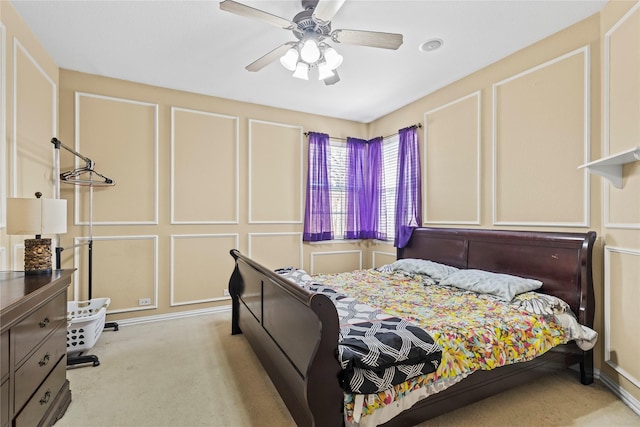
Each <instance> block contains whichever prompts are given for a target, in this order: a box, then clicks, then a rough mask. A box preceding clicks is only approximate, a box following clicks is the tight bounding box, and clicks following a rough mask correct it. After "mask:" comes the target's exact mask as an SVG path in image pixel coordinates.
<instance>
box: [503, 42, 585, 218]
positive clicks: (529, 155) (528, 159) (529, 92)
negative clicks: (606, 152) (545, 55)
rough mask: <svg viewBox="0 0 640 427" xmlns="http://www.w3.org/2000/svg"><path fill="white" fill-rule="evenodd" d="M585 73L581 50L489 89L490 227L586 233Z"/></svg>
mask: <svg viewBox="0 0 640 427" xmlns="http://www.w3.org/2000/svg"><path fill="white" fill-rule="evenodd" d="M589 69H590V53H589V46H584V47H582V48H580V49H576V50H574V51H572V52H569V53H567V54H565V55H562V56H560V57H558V58H555V59H553V60H550V61H548V62H545V63H543V64H540V65H538V66H536V67H533V68H531V69H528V70H526V71H523V72H521V73H519V74H516V75H514V76H512V77H509V78H507V79H505V80H502V81H500V82H497V83H495V84H494V85H493V225H501V226H502V225H508V226H511V225H515V226H551V227H588V226H589V222H590V216H589V212H590V209H589V206H590V200H589V195H590V185H589V175H588V173H587V172H586V171H579V170H578V169H577V168H578V166H579V165H581V164H584V163H585V162H587V161H588V159H589V147H590V127H591V125H590V84H591V83H590V72H589ZM560 129H561V130H562V131H561V132H560V131H559V130H560ZM505 159H508V161H507V160H505ZM568 165H569V166H568ZM570 165H575V167H571V166H570ZM549 206H553V209H549Z"/></svg>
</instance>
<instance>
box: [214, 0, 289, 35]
mask: <svg viewBox="0 0 640 427" xmlns="http://www.w3.org/2000/svg"><path fill="white" fill-rule="evenodd" d="M220 9H222V10H224V11H226V12H231V13H235V14H236V15H240V16H245V17H247V18H252V19H257V20H259V21H262V22H266V23H267V24H271V25H275V26H276V27H280V28H285V29H291V28H293V26H294V24H293V22H291V21H289V20H288V19H284V18H281V17H279V16H276V15H272V14H270V13H268V12H265V11H263V10H260V9H256V8H253V7H251V6H247V5H246V4H242V3H238V2H237V1H233V0H224V1H222V2H220Z"/></svg>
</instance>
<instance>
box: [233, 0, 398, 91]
mask: <svg viewBox="0 0 640 427" xmlns="http://www.w3.org/2000/svg"><path fill="white" fill-rule="evenodd" d="M344 2H345V0H301V3H302V8H303V9H304V10H303V11H302V12H300V13H298V14H296V16H294V17H293V19H291V20H288V19H285V18H281V17H279V16H276V15H273V14H271V13H268V12H265V11H263V10H260V9H256V8H254V7H251V6H248V5H245V4H243V3H239V2H237V1H234V0H224V1H222V2H220V9H222V10H224V11H226V12H231V13H235V14H236V15H240V16H245V17H247V18H252V19H256V20H259V21H263V22H266V23H268V24H271V25H275V26H277V27H280V28H283V29H285V30H289V31H291V32H292V33H293V35H294V36H295V37H296V39H297V41H291V42H287V43H284V44H283V45H281V46H278V47H277V48H275V49H273V50H272V51H271V52H269V53H267V54H266V55H264V56H262V57H261V58H259V59H257V60H255V61H254V62H252V63H251V64H249V65H247V66H246V67H245V68H246V69H247V70H248V71H260V70H261V69H262V68H264V67H266V66H267V65H269V64H271V63H272V62H274V61H275V60H276V59H278V58H280V62H281V64H282V65H283V66H284V67H285V68H287V69H288V70H290V71H293V72H294V73H293V76H294V77H298V78H302V79H308V78H309V70H310V69H315V68H317V69H318V79H319V80H323V81H324V82H325V84H327V85H332V84H335V83H337V82H339V81H340V77H339V76H338V71H337V68H338V67H339V66H340V64H341V63H342V56H341V55H340V54H339V53H338V52H336V50H335V49H334V48H333V47H331V46H330V45H329V44H328V41H331V42H334V43H344V44H354V45H360V46H370V47H378V48H383V49H398V48H399V47H400V45H402V34H395V33H382V32H377V31H362V30H343V29H336V30H332V29H331V19H333V17H334V16H335V14H336V13H338V11H339V10H340V8H341V7H342V5H343V4H344Z"/></svg>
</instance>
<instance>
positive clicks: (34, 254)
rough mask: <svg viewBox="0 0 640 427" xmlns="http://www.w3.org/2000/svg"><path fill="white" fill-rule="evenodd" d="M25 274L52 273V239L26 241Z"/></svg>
mask: <svg viewBox="0 0 640 427" xmlns="http://www.w3.org/2000/svg"><path fill="white" fill-rule="evenodd" d="M24 272H25V274H28V275H31V274H47V273H51V239H25V241H24Z"/></svg>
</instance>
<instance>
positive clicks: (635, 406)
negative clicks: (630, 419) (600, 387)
mask: <svg viewBox="0 0 640 427" xmlns="http://www.w3.org/2000/svg"><path fill="white" fill-rule="evenodd" d="M594 376H595V377H596V378H598V379H599V380H600V381H602V383H603V384H604V385H605V386H607V387H608V388H609V389H610V390H611V391H612V392H613V394H615V395H616V396H618V397H619V398H620V400H622V402H624V404H625V405H627V406H628V407H629V408H631V410H632V411H633V412H635V413H636V414H638V415H639V416H640V401H639V400H638V399H636V398H635V397H633V396H632V395H631V393H629V392H628V391H627V390H625V389H623V388H622V387H620V384H618V383H616V382H615V381H613V380H612V379H611V378H609V377H608V376H607V375H605V374H604V373H603V372H602V371H601V370H599V369H595V370H594Z"/></svg>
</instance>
